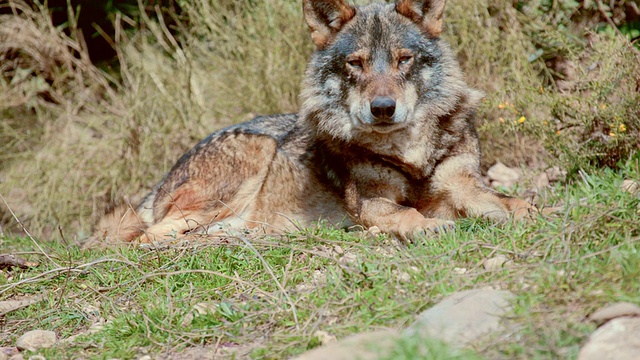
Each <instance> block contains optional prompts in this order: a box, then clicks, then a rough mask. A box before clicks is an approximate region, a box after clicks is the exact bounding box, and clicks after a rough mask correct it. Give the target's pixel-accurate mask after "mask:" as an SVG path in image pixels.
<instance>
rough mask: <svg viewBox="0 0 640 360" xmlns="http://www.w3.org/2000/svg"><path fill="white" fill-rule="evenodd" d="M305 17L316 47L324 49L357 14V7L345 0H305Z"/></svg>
mask: <svg viewBox="0 0 640 360" xmlns="http://www.w3.org/2000/svg"><path fill="white" fill-rule="evenodd" d="M302 6H303V11H304V19H305V20H306V22H307V25H309V29H310V30H311V39H312V40H313V42H314V44H316V47H317V48H318V49H320V50H322V49H324V48H325V47H327V45H329V44H330V43H331V41H333V39H334V38H335V36H336V34H337V33H338V31H340V29H342V26H344V24H346V23H347V22H348V21H349V20H351V19H352V18H353V17H354V16H355V15H356V9H355V8H354V7H352V6H350V5H348V4H346V3H345V2H344V0H304V1H303V5H302Z"/></svg>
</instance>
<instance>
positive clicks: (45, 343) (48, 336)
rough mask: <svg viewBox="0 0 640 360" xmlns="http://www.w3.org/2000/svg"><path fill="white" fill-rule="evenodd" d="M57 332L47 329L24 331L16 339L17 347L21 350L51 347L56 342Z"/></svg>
mask: <svg viewBox="0 0 640 360" xmlns="http://www.w3.org/2000/svg"><path fill="white" fill-rule="evenodd" d="M56 340H57V337H56V333H54V332H53V331H46V330H32V331H29V332H26V333H24V334H23V335H22V336H20V337H19V338H18V341H16V347H17V348H18V349H20V350H30V351H36V350H38V349H44V348H50V347H52V346H53V345H54V344H55V343H56Z"/></svg>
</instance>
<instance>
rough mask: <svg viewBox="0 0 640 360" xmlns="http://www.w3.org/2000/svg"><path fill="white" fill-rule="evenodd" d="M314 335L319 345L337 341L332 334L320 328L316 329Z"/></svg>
mask: <svg viewBox="0 0 640 360" xmlns="http://www.w3.org/2000/svg"><path fill="white" fill-rule="evenodd" d="M314 336H315V337H316V338H318V341H320V344H321V345H327V344H330V343H333V342H336V341H337V339H336V337H335V336H334V335H331V334H329V333H328V332H326V331H322V330H318V331H316V333H315V334H314Z"/></svg>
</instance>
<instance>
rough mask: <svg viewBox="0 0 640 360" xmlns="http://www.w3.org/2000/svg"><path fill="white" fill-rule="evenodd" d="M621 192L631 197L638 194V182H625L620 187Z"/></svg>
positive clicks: (639, 186) (639, 191)
mask: <svg viewBox="0 0 640 360" xmlns="http://www.w3.org/2000/svg"><path fill="white" fill-rule="evenodd" d="M620 188H621V189H622V191H624V192H627V193H629V194H632V195H636V194H640V182H638V181H635V180H625V181H623V182H622V185H620Z"/></svg>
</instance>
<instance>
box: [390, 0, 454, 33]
mask: <svg viewBox="0 0 640 360" xmlns="http://www.w3.org/2000/svg"><path fill="white" fill-rule="evenodd" d="M445 2H446V1H445V0H399V1H398V2H397V3H396V11H397V12H398V13H399V14H400V15H403V16H406V17H408V18H409V19H411V20H412V21H413V22H415V23H416V24H418V26H420V28H421V29H422V31H423V32H425V33H426V34H427V35H429V36H431V37H438V36H440V33H442V16H443V15H444V3H445Z"/></svg>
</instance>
